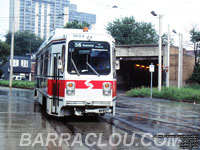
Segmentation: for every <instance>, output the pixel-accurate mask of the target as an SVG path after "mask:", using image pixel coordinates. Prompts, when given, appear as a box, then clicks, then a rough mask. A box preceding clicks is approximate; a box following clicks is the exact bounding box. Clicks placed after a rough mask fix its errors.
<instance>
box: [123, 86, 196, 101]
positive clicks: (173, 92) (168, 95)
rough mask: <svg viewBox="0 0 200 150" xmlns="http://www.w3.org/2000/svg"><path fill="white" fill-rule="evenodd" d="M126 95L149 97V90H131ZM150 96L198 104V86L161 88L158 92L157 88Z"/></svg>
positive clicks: (144, 88)
mask: <svg viewBox="0 0 200 150" xmlns="http://www.w3.org/2000/svg"><path fill="white" fill-rule="evenodd" d="M126 95H127V96H131V97H150V88H146V87H142V88H136V89H132V90H130V91H128V92H126ZM152 95H153V97H154V98H163V99H169V100H175V101H184V102H190V103H193V102H196V103H200V85H189V86H186V87H184V88H180V89H178V88H176V87H169V88H166V87H163V88H162V90H161V91H160V92H159V91H158V89H157V88H153V92H152Z"/></svg>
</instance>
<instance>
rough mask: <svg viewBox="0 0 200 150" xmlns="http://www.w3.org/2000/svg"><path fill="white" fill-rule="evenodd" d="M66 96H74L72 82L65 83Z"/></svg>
mask: <svg viewBox="0 0 200 150" xmlns="http://www.w3.org/2000/svg"><path fill="white" fill-rule="evenodd" d="M66 92H67V95H74V94H75V83H74V82H67V90H66Z"/></svg>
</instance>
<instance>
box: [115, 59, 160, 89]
mask: <svg viewBox="0 0 200 150" xmlns="http://www.w3.org/2000/svg"><path fill="white" fill-rule="evenodd" d="M151 63H153V64H154V65H155V71H154V73H153V86H154V87H156V86H157V85H158V65H157V64H158V60H157V58H155V59H153V60H152V59H143V60H134V59H124V58H123V59H120V69H119V70H117V82H118V89H122V90H129V89H131V88H137V87H142V86H145V87H150V81H151V74H150V72H149V65H150V64H151Z"/></svg>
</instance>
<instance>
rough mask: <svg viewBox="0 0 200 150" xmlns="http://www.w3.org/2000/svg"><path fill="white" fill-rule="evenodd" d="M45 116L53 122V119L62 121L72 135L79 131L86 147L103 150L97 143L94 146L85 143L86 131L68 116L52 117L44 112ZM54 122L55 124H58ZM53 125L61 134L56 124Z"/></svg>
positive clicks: (58, 121)
mask: <svg viewBox="0 0 200 150" xmlns="http://www.w3.org/2000/svg"><path fill="white" fill-rule="evenodd" d="M42 113H43V114H44V116H45V118H46V119H47V120H48V121H49V122H50V123H51V124H52V123H53V121H56V123H62V124H63V125H64V126H65V127H66V128H67V129H68V130H69V131H70V132H71V133H70V134H72V135H74V136H75V135H76V134H77V133H79V134H81V138H82V142H83V144H84V146H85V147H87V148H88V149H90V150H102V149H100V148H99V147H98V146H97V145H94V146H89V145H87V144H86V143H85V137H86V135H85V133H83V132H81V130H79V129H78V128H77V127H75V126H73V125H72V123H71V122H70V121H69V120H67V118H66V117H62V118H58V117H52V116H50V115H48V114H47V113H46V112H44V111H43V112H42ZM68 119H72V118H70V117H69V118H68ZM56 123H55V122H54V124H56ZM52 127H53V128H54V130H55V131H56V132H57V133H58V134H59V135H60V134H61V133H60V131H58V129H57V128H56V126H54V125H52ZM88 142H91V141H90V140H88Z"/></svg>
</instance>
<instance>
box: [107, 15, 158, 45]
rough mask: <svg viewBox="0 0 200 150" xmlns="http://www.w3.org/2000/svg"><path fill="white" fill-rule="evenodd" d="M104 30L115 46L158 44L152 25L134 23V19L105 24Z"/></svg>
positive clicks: (129, 18)
mask: <svg viewBox="0 0 200 150" xmlns="http://www.w3.org/2000/svg"><path fill="white" fill-rule="evenodd" d="M106 30H107V31H108V32H109V33H110V34H111V35H112V36H113V37H114V38H115V40H116V43H117V44H155V43H158V35H157V34H156V30H155V29H154V27H153V25H152V24H151V23H146V22H136V20H135V19H134V17H125V18H121V19H115V20H114V21H113V22H109V23H108V24H107V26H106Z"/></svg>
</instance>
